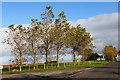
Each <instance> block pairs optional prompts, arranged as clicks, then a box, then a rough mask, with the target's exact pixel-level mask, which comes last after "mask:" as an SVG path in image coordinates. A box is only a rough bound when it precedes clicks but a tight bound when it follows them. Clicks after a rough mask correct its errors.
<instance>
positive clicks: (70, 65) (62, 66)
mask: <svg viewBox="0 0 120 80" xmlns="http://www.w3.org/2000/svg"><path fill="white" fill-rule="evenodd" d="M108 63H109V62H105V61H86V62H85V64H82V62H77V63H76V64H74V63H73V62H67V63H59V68H57V67H56V63H49V64H48V68H46V66H45V64H40V65H35V67H36V69H34V65H30V66H28V65H23V66H22V71H19V67H4V68H3V72H2V74H11V73H25V72H38V71H47V70H60V69H72V68H90V67H97V66H102V65H104V64H108ZM14 69H16V70H18V72H12V70H14Z"/></svg>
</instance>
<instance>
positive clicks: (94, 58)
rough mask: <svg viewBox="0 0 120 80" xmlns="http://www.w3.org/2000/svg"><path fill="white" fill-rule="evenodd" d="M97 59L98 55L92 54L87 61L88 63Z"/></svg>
mask: <svg viewBox="0 0 120 80" xmlns="http://www.w3.org/2000/svg"><path fill="white" fill-rule="evenodd" d="M98 57H100V56H99V55H98V53H92V54H91V55H90V56H89V57H88V59H87V61H89V60H94V61H95V60H97V58H98Z"/></svg>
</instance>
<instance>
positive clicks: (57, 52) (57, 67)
mask: <svg viewBox="0 0 120 80" xmlns="http://www.w3.org/2000/svg"><path fill="white" fill-rule="evenodd" d="M56 67H57V68H58V67H59V49H58V48H57V66H56Z"/></svg>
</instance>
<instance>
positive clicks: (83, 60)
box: [82, 51, 85, 64]
mask: <svg viewBox="0 0 120 80" xmlns="http://www.w3.org/2000/svg"><path fill="white" fill-rule="evenodd" d="M84 63H85V55H84V52H83V51H82V64H84Z"/></svg>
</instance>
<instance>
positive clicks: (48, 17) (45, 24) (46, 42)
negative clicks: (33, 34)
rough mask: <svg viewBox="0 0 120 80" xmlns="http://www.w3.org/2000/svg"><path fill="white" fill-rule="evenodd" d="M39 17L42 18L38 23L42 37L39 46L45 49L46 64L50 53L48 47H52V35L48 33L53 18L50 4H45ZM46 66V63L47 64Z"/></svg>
mask: <svg viewBox="0 0 120 80" xmlns="http://www.w3.org/2000/svg"><path fill="white" fill-rule="evenodd" d="M41 18H42V20H43V21H42V22H41V23H40V25H41V26H39V27H40V28H41V30H40V31H41V34H40V35H41V36H40V37H41V39H42V45H41V47H42V48H43V49H44V51H45V55H46V65H47V64H48V55H49V54H50V49H51V48H52V42H53V40H52V36H51V35H50V31H51V29H52V22H53V18H54V14H53V11H52V7H51V6H47V7H46V8H45V12H44V13H43V14H41ZM47 67H48V65H47Z"/></svg>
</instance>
